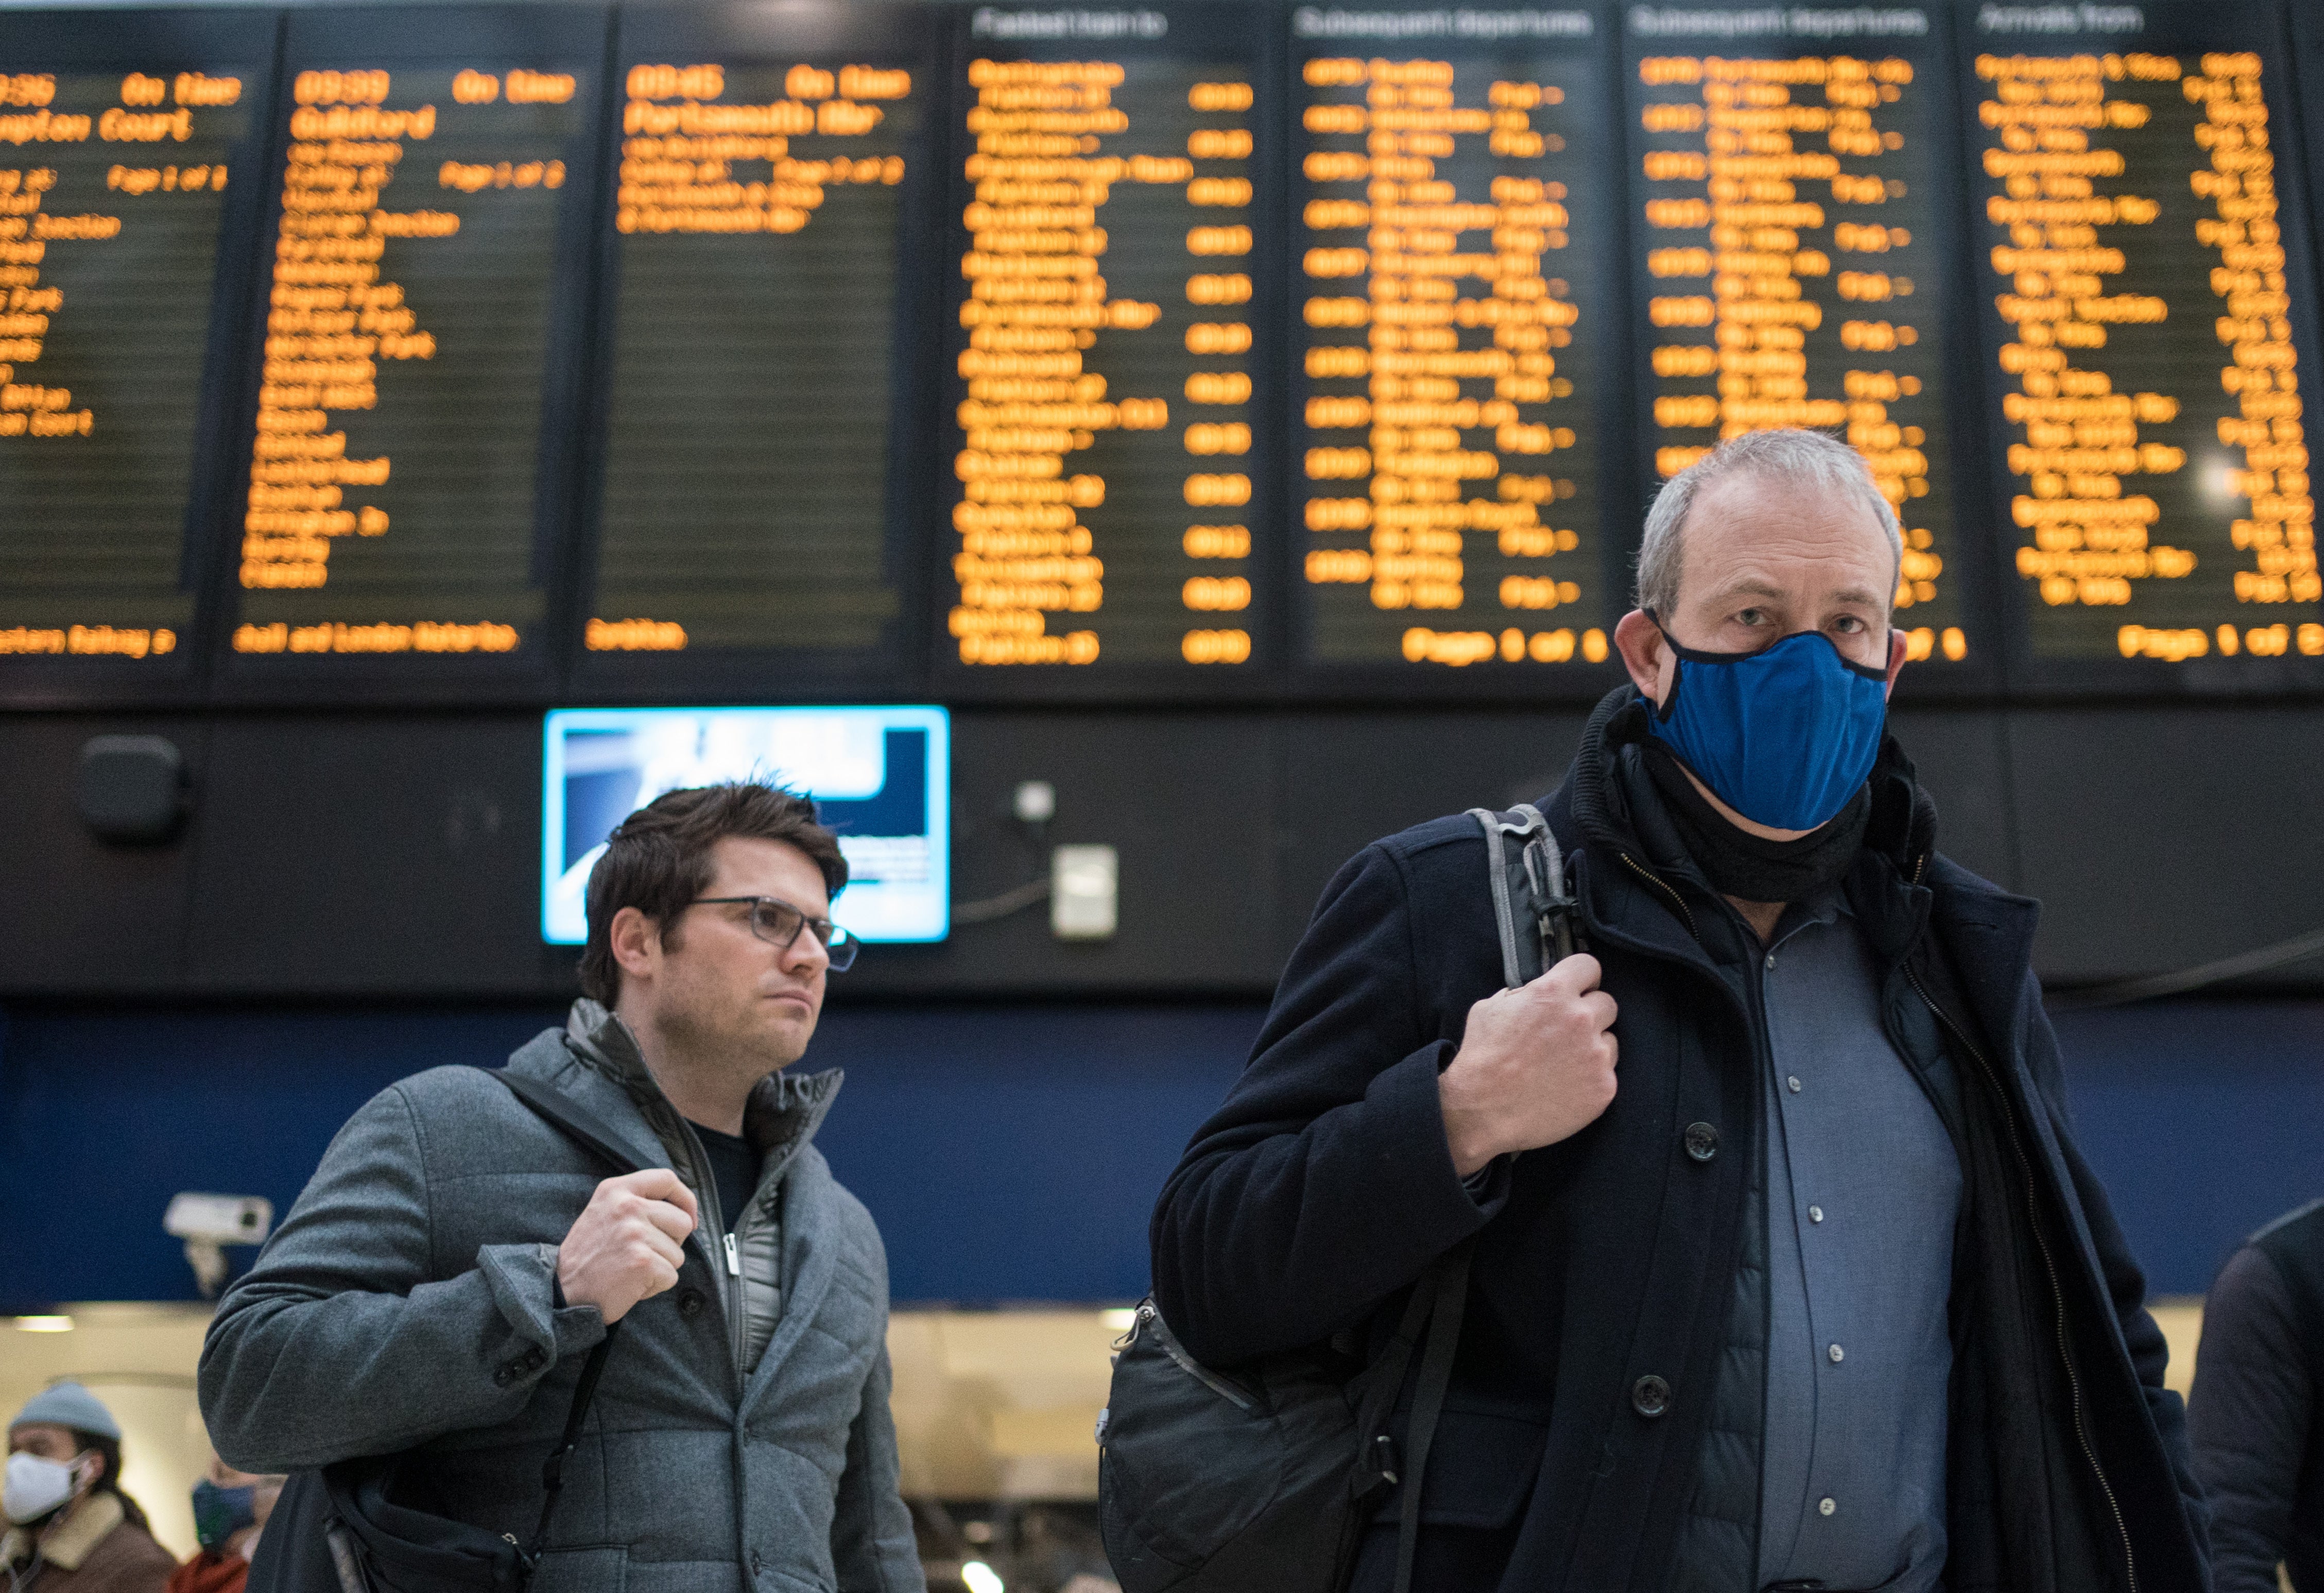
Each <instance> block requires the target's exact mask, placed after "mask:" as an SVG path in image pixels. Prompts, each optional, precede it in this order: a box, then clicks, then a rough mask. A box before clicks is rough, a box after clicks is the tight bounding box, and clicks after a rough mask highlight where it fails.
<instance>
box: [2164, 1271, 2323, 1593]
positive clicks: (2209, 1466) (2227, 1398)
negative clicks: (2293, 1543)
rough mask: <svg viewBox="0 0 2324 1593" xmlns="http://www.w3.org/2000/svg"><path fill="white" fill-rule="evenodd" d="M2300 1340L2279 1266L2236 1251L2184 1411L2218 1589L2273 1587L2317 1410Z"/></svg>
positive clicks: (2211, 1313) (2259, 1592)
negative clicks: (2205, 1498)
mask: <svg viewBox="0 0 2324 1593" xmlns="http://www.w3.org/2000/svg"><path fill="white" fill-rule="evenodd" d="M2301 1340H2302V1334H2301V1331H2300V1322H2299V1320H2298V1313H2297V1312H2295V1310H2294V1309H2293V1306H2292V1296H2291V1292H2290V1291H2289V1290H2288V1289H2287V1288H2286V1287H2285V1285H2284V1281H2283V1275H2282V1273H2280V1272H2279V1271H2277V1270H2276V1266H2275V1263H2273V1261H2271V1260H2269V1259H2268V1257H2267V1255H2266V1253H2265V1252H2264V1251H2262V1250H2257V1249H2254V1248H2250V1247H2248V1246H2246V1248H2243V1249H2241V1250H2238V1251H2237V1252H2236V1254H2235V1256H2234V1257H2232V1258H2230V1259H2229V1260H2228V1262H2227V1266H2226V1267H2225V1269H2223V1270H2222V1271H2221V1272H2220V1274H2219V1276H2218V1282H2217V1283H2214V1284H2213V1285H2211V1297H2210V1299H2209V1301H2207V1302H2206V1303H2205V1304H2204V1307H2203V1349H2202V1354H2201V1355H2200V1356H2199V1358H2197V1360H2196V1363H2195V1396H2194V1399H2193V1400H2192V1401H2191V1402H2190V1407H2189V1410H2188V1413H2187V1424H2188V1429H2189V1431H2190V1432H2191V1434H2192V1435H2193V1438H2194V1445H2195V1470H2196V1473H2197V1475H2198V1476H2199V1477H2200V1478H2202V1479H2203V1487H2204V1491H2205V1492H2206V1493H2208V1494H2209V1496H2210V1500H2211V1511H2212V1527H2211V1537H2212V1548H2213V1560H2212V1573H2213V1581H2212V1587H2213V1588H2214V1590H2215V1593H2275V1589H2276V1586H2277V1584H2276V1579H2275V1566H2276V1561H2279V1560H2281V1559H2282V1558H2283V1545H2284V1541H2285V1539H2287V1538H2288V1537H2290V1536H2291V1533H2292V1521H2293V1512H2294V1509H2295V1501H2296V1499H2297V1496H2298V1492H2299V1485H2300V1467H2301V1459H2302V1458H2303V1457H2304V1455H2305V1453H2306V1451H2307V1446H2308V1429H2309V1423H2310V1421H2311V1420H2312V1419H2313V1412H2314V1409H2315V1404H2314V1401H2315V1390H2314V1389H2313V1388H2312V1387H2311V1386H2310V1378H2309V1375H2308V1356H2307V1351H2306V1349H2305V1347H2304V1346H2303V1344H2302V1342H2301Z"/></svg>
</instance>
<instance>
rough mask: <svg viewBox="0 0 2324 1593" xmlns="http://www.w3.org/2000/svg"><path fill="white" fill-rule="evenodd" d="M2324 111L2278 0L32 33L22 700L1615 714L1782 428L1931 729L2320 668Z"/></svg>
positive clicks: (132, 24) (1109, 10)
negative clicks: (1631, 614) (1655, 585)
mask: <svg viewBox="0 0 2324 1593" xmlns="http://www.w3.org/2000/svg"><path fill="white" fill-rule="evenodd" d="M2303 65H2304V69H2296V68H2301V67H2303ZM2310 129H2317V130H2319V131H2324V13H2319V12H2318V11H2317V10H2316V9H2315V8H2313V7H2302V6H2294V5H2291V4H2289V0H2152V3H2145V0H2142V3H2141V4H2138V5H2106V4H2090V5H2043V4H2031V5H1998V4H1997V5H1987V4H1982V3H1979V4H1976V5H1969V4H1950V3H1945V4H1941V3H1939V0H1918V3H1914V0H1904V3H1901V4H1898V5H1872V6H1866V5H1853V4H1847V3H1845V0H1801V3H1800V4H1797V5H1792V4H1786V5H1765V4H1760V3H1757V0H1683V3H1680V4H1670V5H1664V4H1659V3H1656V0H1642V3H1639V4H1628V3H1627V0H1626V3H1625V4H1622V5H1613V4H1610V3H1609V0H1566V3H1565V4H1563V5H1559V4H1550V5H1541V6H1525V7H1520V6H1517V5H1479V6H1459V7H1444V6H1436V5H1429V4H1423V3H1419V0H1415V3H1413V4H1408V5H1402V4H1380V5H1371V4H1365V3H1363V0H1353V3H1351V4H1348V5H1330V6H1326V5H1303V4H1297V3H1296V0H1285V3H1283V4H1277V5H1234V4H1222V3H1216V0H1165V3H1160V4H1153V5H1123V6H1119V7H1116V6H1104V7H1085V6H1062V5H1043V4H1037V3H1036V0H1019V3H1013V4H1004V5H994V4H973V3H972V4H957V5H936V4H919V3H916V0H863V3H862V4H856V3H853V0H779V3H771V0H705V4H701V5H687V6H675V5H635V6H631V5H599V6H596V7H594V8H591V7H586V6H584V7H580V8H565V7H556V8H547V7H539V6H526V5H489V4H487V5H429V6H419V5H409V6H392V7H383V8H369V7H319V6H318V7H298V8H291V9H287V10H281V11H275V12H263V13H262V12H243V11H239V10H221V11H202V10H198V9H196V10H188V11H185V12H138V13H134V14H132V13H127V12H123V13H117V14H116V13H111V12H107V11H106V10H104V9H103V8H101V7H99V8H91V9H89V10H88V11H87V12H75V13H72V14H65V13H24V12H15V13H11V12H6V11H0V702H5V703H9V704H22V705H64V704H74V703H80V704H89V705H93V706H94V705H107V704H111V705H148V704H150V705H154V706H161V705H166V704H185V703H189V702H200V701H215V702H219V703H230V704H291V703H300V704H304V703H312V704H318V705H327V704H337V703H361V704H375V705H379V706H382V707H388V706H394V705H399V704H412V705H418V704H431V703H433V704H441V703H447V702H458V703H463V704H475V705H484V704H499V705H502V706H510V707H521V708H522V709H524V710H525V711H531V710H533V709H536V708H540V707H545V706H547V705H548V704H549V703H550V702H552V701H560V700H561V701H575V700H581V701H591V702H598V703H605V704H619V703H627V704H641V705H642V704H654V703H666V702H687V701H696V702H704V701H706V702H717V701H737V702H749V703H783V702H795V703H801V704H829V703H839V702H848V701H862V702H884V701H892V700H896V699H899V698H902V699H907V700H910V699H917V698H920V697H924V696H936V697H941V698H943V699H945V700H948V701H953V702H958V703H1003V702H1006V703H1024V704H1047V703H1055V704H1187V705H1190V706H1191V705H1194V704H1257V703H1262V702H1265V703H1276V704H1286V705H1289V704H1330V703H1345V704H1363V703H1370V704H1385V703H1392V702H1397V701H1411V702H1444V701H1454V700H1458V701H1468V700H1474V701H1477V702H1479V703H1484V702H1488V701H1492V702H1531V701H1542V702H1568V703H1580V702H1583V701H1587V700H1588V699H1590V698H1591V697H1594V696H1596V695H1599V694H1600V693H1601V692H1602V691H1603V689H1604V688H1605V687H1606V686H1608V685H1609V684H1611V683H1612V682H1614V681H1616V680H1618V679H1619V678H1620V666H1619V661H1618V658H1615V656H1614V649H1613V647H1612V632H1613V629H1614V626H1615V625H1616V623H1617V622H1618V620H1619V619H1620V617H1621V615H1622V614H1623V613H1624V612H1626V611H1627V610H1628V607H1629V594H1630V588H1631V584H1632V581H1631V573H1632V564H1633V560H1634V557H1635V554H1636V551H1637V543H1638V539H1639V537H1640V534H1641V531H1642V529H1643V524H1644V520H1645V518H1646V512H1647V508H1648V506H1649V504H1650V503H1651V502H1652V500H1653V497H1654V494H1655V492H1657V491H1658V490H1659V489H1660V487H1661V486H1662V485H1663V483H1666V482H1667V481H1669V480H1670V479H1671V478H1672V477H1673V476H1674V475H1675V474H1677V473H1678V472H1679V471H1681V470H1683V468H1685V467H1686V466H1687V465H1689V464H1690V463H1692V461H1694V460H1696V459H1699V458H1701V457H1702V456H1703V455H1704V454H1705V453H1706V452H1707V451H1708V450H1709V449H1711V447H1715V446H1716V445H1717V444H1718V443H1719V442H1720V440H1722V439H1724V438H1728V437H1735V436H1738V435H1740V434H1743V433H1748V432H1751V431H1755V430H1760V429H1764V428H1794V427H1804V428H1814V429H1817V430H1820V431H1823V432H1825V433H1828V434H1830V435H1831V436H1834V437H1840V438H1843V439H1845V441H1846V442H1847V443H1849V445H1850V446H1851V447H1854V448H1855V449H1856V450H1857V451H1858V453H1859V454H1860V455H1861V456H1862V457H1863V458H1864V460H1865V461H1866V463H1867V466H1868V467H1869V469H1870V470H1871V473H1872V474H1873V477H1874V479H1875V481H1876V482H1877V485H1878V487H1879V490H1880V491H1881V492H1882V493H1884V494H1885V495H1886V499H1887V501H1888V502H1890V504H1891V505H1892V506H1893V507H1894V508H1895V511H1896V513H1897V515H1898V519H1899V524H1900V527H1901V529H1902V532H1903V536H1904V548H1903V549H1902V557H1901V561H1900V566H1899V569H1898V572H1897V584H1896V587H1895V623H1896V627H1897V630H1898V632H1899V633H1900V635H1901V636H1902V637H1903V639H1904V647H1905V651H1906V656H1907V657H1908V658H1910V659H1913V660H1914V661H1915V664H1916V668H1915V669H1914V672H1913V675H1912V676H1911V677H1910V679H1911V682H1912V684H1911V685H1910V686H1908V688H1907V689H1908V691H1909V692H1912V693H1915V694H1918V693H1923V692H1926V693H1928V694H1930V695H1932V696H1934V697H1941V698H1944V699H1946V700H1949V701H1969V700H2000V699H2002V698H2005V697H2007V698H2012V699H2015V698H2020V697H2022V698H2024V699H2026V700H2033V699H2039V698H2053V699H2058V700H2068V699H2080V698H2085V697H2090V698H2095V697H2102V696H2110V695H2111V696H2121V697H2136V696H2141V695H2145V696H2172V695H2187V694H2191V695H2210V696H2222V695H2225V696H2236V695H2240V696H2245V697H2249V698H2253V699H2264V698H2269V697H2281V696H2287V695H2319V694H2324V576H2319V566H2318V563H2317V558H2316V538H2315V531H2316V514H2315V497H2314V494H2313V492H2312V489H2311V481H2310V469H2309V455H2308V448H2307V444H2306V432H2305V426H2306V421H2307V411H2306V403H2307V400H2308V397H2309V395H2310V391H2312V390H2314V389H2315V386H2316V378H2317V372H2318V362H2319V359H2324V344H2319V325H2318V319H2319V310H2318V288H2317V282H2318V277H2317V254H2316V252H2317V238H2316V236H2315V233H2314V222H2315V218H2316V214H2317V212H2316V202H2317V196H2318V192H2319V189H2318V183H2319V177H2324V172H2319V168H2318V162H2317V161H2314V160H2312V159H2311V158H2310V146H2311V145H2313V144H2315V143H2316V142H2317V141H2316V138H2315V137H2314V136H2311V134H2310Z"/></svg>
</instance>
